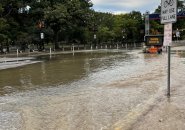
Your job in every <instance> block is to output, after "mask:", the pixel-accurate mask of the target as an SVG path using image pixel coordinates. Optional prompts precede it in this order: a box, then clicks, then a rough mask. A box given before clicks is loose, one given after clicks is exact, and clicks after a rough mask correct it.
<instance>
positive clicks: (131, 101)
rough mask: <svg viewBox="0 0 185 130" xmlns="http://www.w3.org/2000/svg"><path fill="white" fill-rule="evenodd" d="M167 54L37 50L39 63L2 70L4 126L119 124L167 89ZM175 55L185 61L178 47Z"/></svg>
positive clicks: (98, 127)
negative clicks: (45, 53)
mask: <svg viewBox="0 0 185 130" xmlns="http://www.w3.org/2000/svg"><path fill="white" fill-rule="evenodd" d="M166 58H167V55H166V53H163V54H162V55H157V54H151V55H150V54H143V53H141V51H140V50H132V51H124V50H103V51H89V52H80V53H75V54H74V55H73V54H71V53H70V54H60V55H52V56H39V57H37V60H39V61H41V62H39V63H36V64H31V65H27V66H22V67H18V68H12V69H6V70H0V94H1V96H0V129H2V130H103V129H113V128H115V127H118V126H117V125H119V123H118V122H120V121H121V123H122V124H123V123H125V120H127V119H125V118H124V117H127V116H128V115H129V114H130V113H131V112H133V111H138V110H139V109H135V108H139V106H140V105H141V106H145V102H146V101H148V100H149V99H151V98H153V97H155V96H156V95H158V92H159V91H160V92H161V93H162V94H163V93H165V91H164V90H165V86H166V63H167V59H166ZM173 58H174V61H173V62H178V63H180V64H181V66H183V65H184V63H185V60H184V52H181V53H177V52H176V51H174V53H173ZM176 66H178V65H174V68H175V67H176ZM172 67H173V66H172ZM182 68H183V67H182ZM172 71H173V70H172ZM141 109H142V108H141ZM128 120H133V119H128ZM129 122H130V121H129ZM126 123H128V121H126ZM128 125H129V124H128Z"/></svg>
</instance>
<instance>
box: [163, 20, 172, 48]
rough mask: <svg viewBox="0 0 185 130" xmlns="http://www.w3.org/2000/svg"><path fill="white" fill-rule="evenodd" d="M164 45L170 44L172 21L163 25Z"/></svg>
mask: <svg viewBox="0 0 185 130" xmlns="http://www.w3.org/2000/svg"><path fill="white" fill-rule="evenodd" d="M163 45H164V46H171V45H172V23H168V24H165V25H164V43H163Z"/></svg>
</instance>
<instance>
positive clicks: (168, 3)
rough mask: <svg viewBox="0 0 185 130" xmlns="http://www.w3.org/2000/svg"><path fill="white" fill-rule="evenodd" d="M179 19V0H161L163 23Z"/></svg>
mask: <svg viewBox="0 0 185 130" xmlns="http://www.w3.org/2000/svg"><path fill="white" fill-rule="evenodd" d="M176 21H177V0H161V23H162V24H164V23H174V22H176Z"/></svg>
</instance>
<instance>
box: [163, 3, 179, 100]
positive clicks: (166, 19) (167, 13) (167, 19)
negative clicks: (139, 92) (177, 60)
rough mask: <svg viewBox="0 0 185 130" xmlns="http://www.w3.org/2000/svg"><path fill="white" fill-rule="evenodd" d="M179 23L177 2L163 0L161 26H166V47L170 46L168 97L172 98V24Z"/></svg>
mask: <svg viewBox="0 0 185 130" xmlns="http://www.w3.org/2000/svg"><path fill="white" fill-rule="evenodd" d="M176 21H177V0H161V24H164V46H168V80H167V84H168V85H167V96H168V97H170V62H171V56H170V54H171V45H172V23H175V22H176Z"/></svg>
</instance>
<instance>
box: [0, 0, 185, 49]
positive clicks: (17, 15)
mask: <svg viewBox="0 0 185 130" xmlns="http://www.w3.org/2000/svg"><path fill="white" fill-rule="evenodd" d="M26 6H30V7H31V8H30V10H29V11H26V10H25V7H26ZM92 6H93V3H92V2H91V0H40V2H37V1H36V0H34V1H33V0H1V1H0V42H6V41H8V40H7V39H9V40H11V41H15V43H20V44H25V43H26V44H30V43H34V44H39V45H43V43H44V42H46V43H49V42H52V43H53V44H54V45H55V48H57V47H59V45H58V43H59V42H61V41H67V43H68V44H71V42H75V43H84V44H86V43H87V42H90V43H93V41H94V40H95V39H94V35H95V34H96V36H97V38H96V40H97V41H98V42H96V43H99V42H100V43H101V42H109V43H110V41H111V42H112V41H115V42H121V41H126V42H135V41H142V40H143V37H144V19H143V16H142V14H141V13H140V12H138V11H132V12H130V13H127V14H120V15H114V14H111V13H102V12H95V11H94V10H93V9H92V8H91V7H92ZM178 7H179V10H184V5H183V4H182V3H181V2H180V1H178ZM155 12H156V13H160V6H159V7H158V8H157V9H156V10H155ZM150 23H151V32H161V33H162V32H163V25H161V24H160V21H151V22H150ZM177 28H178V29H183V28H185V23H184V20H183V19H179V20H178V21H177V23H175V24H174V29H177ZM41 33H44V34H45V37H44V40H43V39H41V37H40V34H41ZM181 34H183V33H181ZM183 35H184V34H183Z"/></svg>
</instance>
